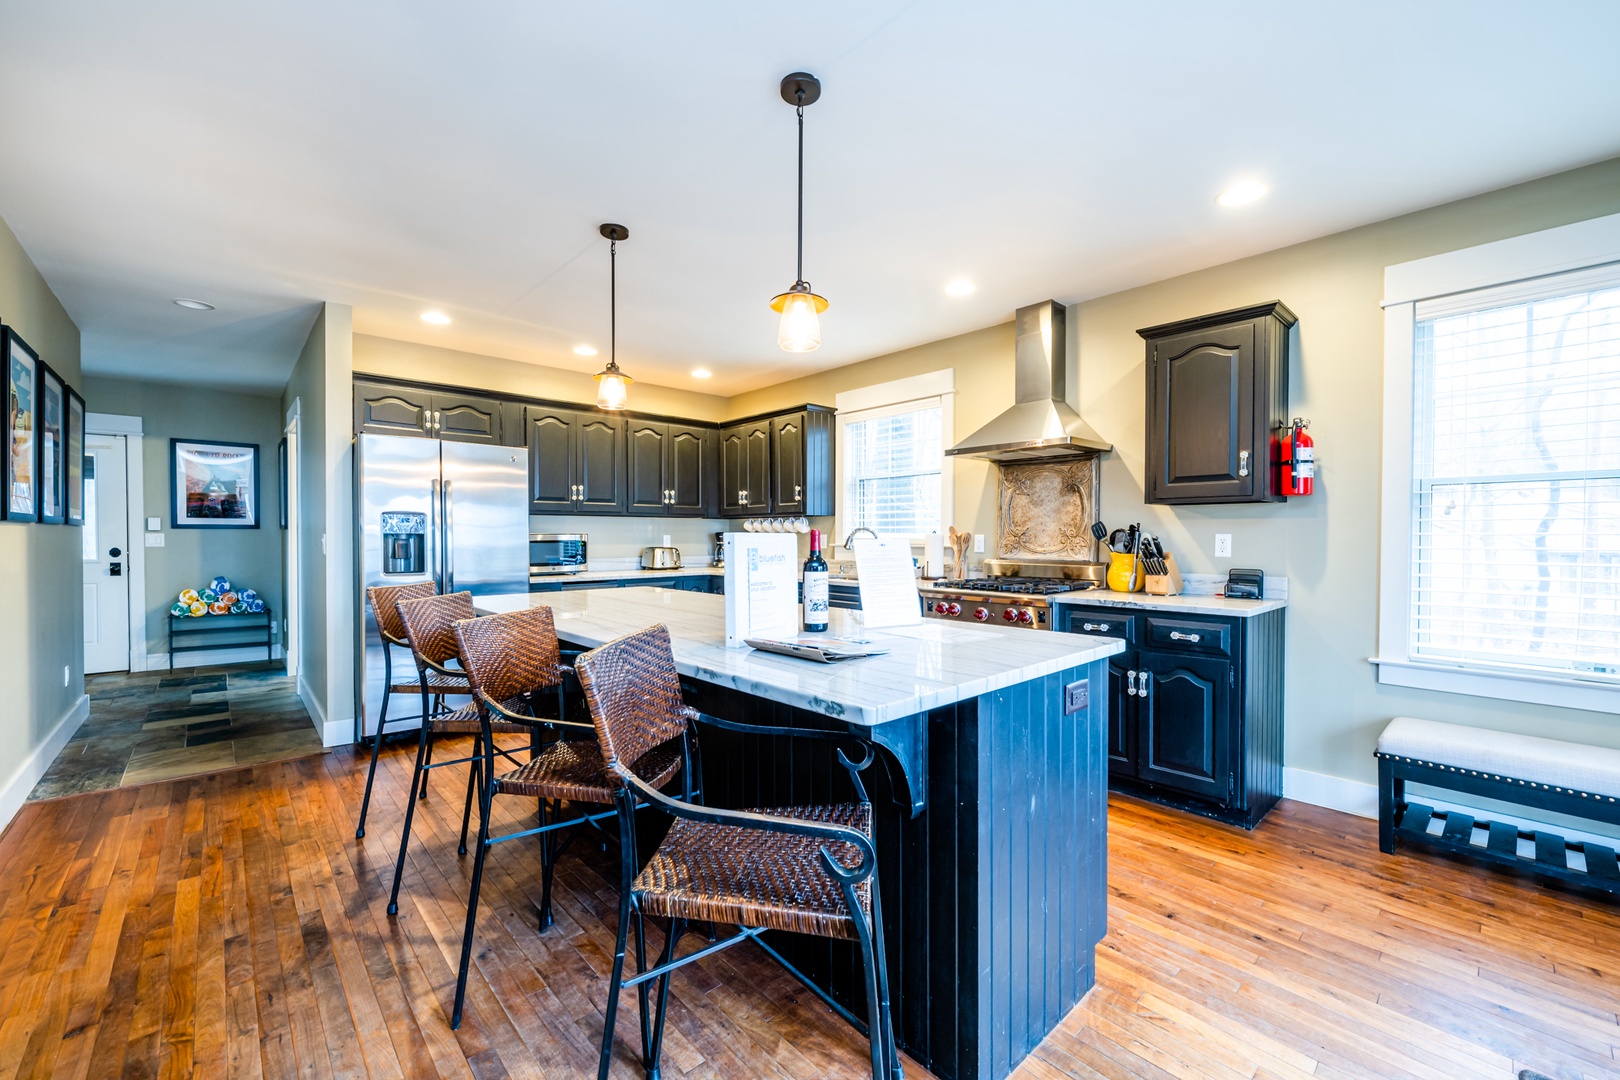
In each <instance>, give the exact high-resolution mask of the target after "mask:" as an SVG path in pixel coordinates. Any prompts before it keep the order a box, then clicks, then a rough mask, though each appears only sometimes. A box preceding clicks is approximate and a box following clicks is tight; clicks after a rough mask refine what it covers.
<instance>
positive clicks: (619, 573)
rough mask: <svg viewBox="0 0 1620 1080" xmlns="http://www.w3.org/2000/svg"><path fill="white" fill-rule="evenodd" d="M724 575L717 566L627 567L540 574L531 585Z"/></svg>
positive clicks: (723, 571)
mask: <svg viewBox="0 0 1620 1080" xmlns="http://www.w3.org/2000/svg"><path fill="white" fill-rule="evenodd" d="M724 573H725V570H723V569H721V568H720V567H718V566H683V567H681V568H680V569H678V570H642V569H639V568H637V567H629V568H620V569H607V570H582V571H580V572H579V573H577V574H542V575H540V577H539V578H538V579H535V580H533V581H532V582H531V583H532V584H535V585H541V584H546V583H549V582H553V581H555V582H561V583H563V584H566V583H568V582H570V581H632V580H634V579H636V578H667V577H695V576H700V575H701V576H703V577H715V576H717V575H719V574H724Z"/></svg>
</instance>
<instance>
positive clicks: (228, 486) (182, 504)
mask: <svg viewBox="0 0 1620 1080" xmlns="http://www.w3.org/2000/svg"><path fill="white" fill-rule="evenodd" d="M169 474H170V477H171V484H172V486H173V491H172V492H171V500H170V522H169V524H170V527H171V528H175V529H257V528H258V527H259V446H258V444H257V443H231V442H214V441H212V440H208V439H170V440H169Z"/></svg>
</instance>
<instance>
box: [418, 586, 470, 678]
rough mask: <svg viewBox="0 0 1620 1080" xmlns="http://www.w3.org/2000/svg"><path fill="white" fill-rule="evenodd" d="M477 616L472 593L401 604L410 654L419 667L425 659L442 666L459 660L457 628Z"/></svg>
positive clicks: (434, 597) (452, 594) (428, 597)
mask: <svg viewBox="0 0 1620 1080" xmlns="http://www.w3.org/2000/svg"><path fill="white" fill-rule="evenodd" d="M475 614H476V612H474V611H473V602H472V593H470V592H457V593H447V594H446V595H444V596H427V597H423V598H422V599H419V600H403V601H401V602H400V605H399V617H400V619H401V621H403V622H404V623H405V640H406V641H409V642H410V643H411V654H412V655H413V656H415V657H416V659H417V662H418V664H420V663H421V661H423V660H426V661H428V662H430V663H434V664H438V665H439V666H440V667H443V666H444V665H445V664H447V663H449V662H450V661H451V660H459V659H460V657H461V653H460V651H459V647H458V646H457V644H456V632H455V625H456V623H457V622H459V621H460V620H462V619H471V618H473V617H474V615H475Z"/></svg>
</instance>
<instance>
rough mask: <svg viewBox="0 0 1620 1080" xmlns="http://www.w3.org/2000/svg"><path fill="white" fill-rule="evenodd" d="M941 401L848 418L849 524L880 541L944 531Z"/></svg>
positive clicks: (846, 502)
mask: <svg viewBox="0 0 1620 1080" xmlns="http://www.w3.org/2000/svg"><path fill="white" fill-rule="evenodd" d="M941 409H942V406H941V402H940V399H939V398H928V399H925V400H922V401H912V402H907V403H906V404H904V405H894V406H888V407H884V408H876V409H866V410H863V411H861V412H858V413H853V414H850V415H848V416H845V417H844V418H843V424H844V443H843V455H844V459H843V462H842V469H841V471H842V472H843V477H844V491H843V499H844V502H843V505H842V506H841V507H840V509H841V510H842V511H843V519H844V520H845V521H847V522H848V523H849V527H850V528H852V529H853V528H858V527H861V526H864V527H866V528H868V529H871V530H872V531H874V532H876V533H877V534H878V535H879V536H900V537H919V536H923V535H925V534H927V533H931V532H940V531H942V529H943V526H942V521H941V512H940V494H941V490H942V484H941V479H940V476H941V466H942V463H943V460H944V451H945V442H944V436H943V433H942V430H941V427H940V423H941Z"/></svg>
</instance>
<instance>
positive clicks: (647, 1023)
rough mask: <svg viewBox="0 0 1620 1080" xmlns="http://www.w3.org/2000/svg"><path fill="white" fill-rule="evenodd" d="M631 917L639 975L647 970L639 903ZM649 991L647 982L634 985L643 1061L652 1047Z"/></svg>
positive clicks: (644, 927) (644, 928)
mask: <svg viewBox="0 0 1620 1080" xmlns="http://www.w3.org/2000/svg"><path fill="white" fill-rule="evenodd" d="M633 917H634V919H635V925H634V926H633V927H632V929H633V930H634V931H635V934H636V974H637V975H640V974H641V973H642V972H643V971H646V970H647V920H646V918H645V917H643V915H642V914H641V905H640V904H637V905H636V909H635V914H634V916H633ZM651 992H652V987H651V986H650V985H649V984H647V983H641V984H640V985H639V986H637V987H636V1003H637V1004H638V1005H640V1006H641V1016H640V1017H639V1019H640V1020H641V1059H642V1061H643V1062H645V1061H646V1060H647V1054H648V1052H649V1051H650V1050H651V1049H652V1016H651V1015H650V1014H649V1013H648V1011H647V1002H648V999H649V996H650V994H651ZM647 1080H657V1077H655V1076H653V1075H652V1074H651V1073H649V1074H648V1076H647Z"/></svg>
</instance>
